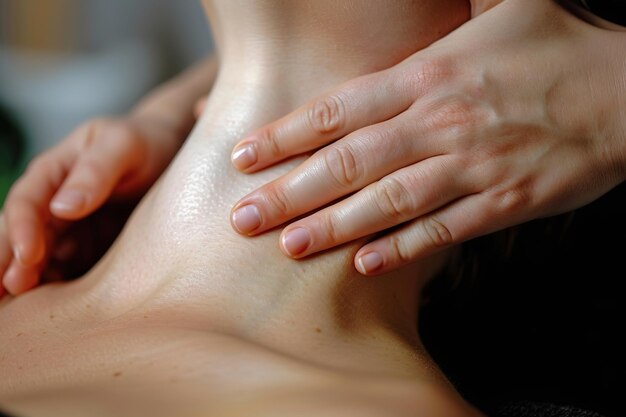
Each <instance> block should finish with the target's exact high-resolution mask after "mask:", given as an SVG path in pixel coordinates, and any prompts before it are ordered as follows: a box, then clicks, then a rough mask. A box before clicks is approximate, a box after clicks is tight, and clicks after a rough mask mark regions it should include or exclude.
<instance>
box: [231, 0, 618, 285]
mask: <svg viewBox="0 0 626 417" xmlns="http://www.w3.org/2000/svg"><path fill="white" fill-rule="evenodd" d="M625 124H626V34H625V33H622V32H612V31H608V30H604V29H600V28H596V27H593V26H591V25H589V24H587V23H585V22H583V21H581V20H579V19H578V18H576V17H574V16H573V15H571V14H570V13H569V12H567V11H565V10H564V9H562V8H561V7H560V6H559V5H557V4H556V3H555V2H553V1H549V0H505V1H503V2H502V3H500V4H499V5H497V6H495V7H494V8H492V9H490V10H488V11H486V12H485V13H483V14H481V15H480V16H478V17H476V18H474V19H472V20H470V21H469V22H468V23H466V24H465V25H463V26H462V27H460V28H459V29H457V30H456V31H454V32H453V33H451V34H450V35H448V36H447V37H445V38H444V39H442V40H440V41H438V42H437V43H435V44H433V45H431V46H430V47H428V48H427V49H425V50H423V51H421V52H418V53H416V54H415V55H414V56H412V57H410V58H409V59H407V60H405V61H404V62H402V63H400V64H398V65H397V66H395V67H393V68H390V69H388V70H385V71H382V72H379V73H375V74H372V75H368V76H364V77H361V78H358V79H355V80H353V81H350V82H347V83H346V84H344V85H342V86H340V87H339V88H337V89H335V90H334V91H331V92H330V93H328V94H327V95H325V96H322V97H319V98H317V99H315V100H313V101H312V102H310V103H307V104H306V105H304V106H303V107H302V108H300V109H298V110H296V111H295V112H293V113H291V114H289V115H287V116H286V117H284V118H282V119H280V120H278V121H276V122H274V123H272V124H269V125H267V126H264V127H262V128H260V129H258V130H257V131H254V132H252V133H251V135H249V137H247V138H246V139H244V140H242V141H241V142H240V143H239V144H238V145H237V146H236V147H235V149H234V151H233V154H232V159H233V164H234V165H235V166H236V167H237V168H239V169H240V170H242V171H244V172H246V173H251V172H255V171H258V170H261V169H263V168H265V167H267V166H269V165H272V164H275V163H277V162H279V161H281V160H283V159H285V158H287V157H289V156H291V155H295V154H300V153H303V152H306V151H310V150H314V149H317V148H320V147H323V146H326V145H327V146H326V147H323V148H322V149H320V150H319V151H317V153H315V154H314V155H313V156H312V157H310V158H309V159H308V160H307V161H305V162H304V163H303V164H302V165H300V166H299V167H298V168H296V169H294V170H293V171H291V172H290V173H288V174H286V175H285V176H283V177H281V178H279V179H278V180H276V181H274V182H272V183H269V184H267V185H265V186H263V187H261V188H260V189H258V190H256V191H254V192H252V193H251V194H249V195H247V196H246V197H244V198H243V199H242V200H240V201H239V202H238V203H237V204H236V206H235V207H234V209H233V213H232V222H233V226H234V227H235V228H236V229H237V230H238V231H239V232H240V233H242V234H244V235H256V234H259V233H262V232H264V231H266V230H268V229H271V228H274V227H276V226H278V225H281V224H283V223H285V222H287V221H289V220H291V219H293V218H295V217H297V216H301V215H303V214H305V213H309V212H312V211H315V212H314V213H313V214H311V215H309V216H308V217H304V218H302V219H300V220H298V221H295V222H293V223H291V224H289V225H288V226H287V227H286V228H285V229H284V230H283V231H282V234H281V238H280V247H281V249H282V251H283V252H284V253H285V254H287V255H289V256H291V257H293V258H302V257H305V256H307V255H310V254H312V253H315V252H318V251H321V250H324V249H327V248H330V247H333V246H335V245H339V244H341V243H344V242H348V241H351V240H354V239H356V238H359V237H362V236H367V235H371V234H374V233H377V232H380V231H386V233H384V234H382V235H377V237H376V239H374V240H373V241H372V242H370V243H368V244H366V245H365V246H364V247H362V248H361V249H360V250H359V251H358V253H357V254H356V257H355V266H356V268H357V269H358V270H359V271H360V272H361V273H363V274H376V273H381V272H386V271H389V270H391V269H394V268H397V267H399V266H401V265H404V264H406V263H409V262H411V261H414V260H416V259H417V258H419V257H422V256H424V255H427V254H429V253H432V252H435V251H437V250H440V249H442V248H445V247H449V246H451V245H454V244H457V243H460V242H463V241H465V240H467V239H470V238H473V237H476V236H479V235H484V234H487V233H490V232H493V231H496V230H499V229H503V228H506V227H509V226H512V225H515V224H519V223H521V222H524V221H527V220H531V219H534V218H538V217H542V216H550V215H554V214H557V213H561V212H565V211H568V210H571V209H574V208H577V207H580V206H582V205H584V204H586V203H588V202H590V201H592V200H594V199H596V198H598V197H599V196H600V195H602V194H603V193H605V192H607V191H608V190H610V189H611V188H612V187H614V186H616V185H617V184H618V183H620V182H621V181H623V180H624V176H625V171H626V160H625V159H626V149H625V148H626V126H625ZM341 198H343V200H341V201H340V202H335V200H337V199H341ZM333 202H335V203H334V204H331V205H329V206H327V207H325V208H323V209H320V208H321V207H323V206H326V205H328V204H329V203H333ZM316 210H319V211H316ZM390 228H393V229H391V230H389V229H390Z"/></svg>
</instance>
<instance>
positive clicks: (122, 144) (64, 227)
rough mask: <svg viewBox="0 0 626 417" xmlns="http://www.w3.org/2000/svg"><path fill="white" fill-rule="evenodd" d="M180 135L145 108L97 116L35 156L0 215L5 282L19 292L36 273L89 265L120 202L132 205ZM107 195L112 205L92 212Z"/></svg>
mask: <svg viewBox="0 0 626 417" xmlns="http://www.w3.org/2000/svg"><path fill="white" fill-rule="evenodd" d="M182 135H184V133H183V132H180V131H178V130H176V129H174V127H173V126H172V125H169V124H167V123H165V122H162V121H161V119H160V118H156V117H155V118H150V117H148V116H147V115H145V114H142V115H141V116H137V117H132V116H131V117H128V118H124V119H101V120H95V121H91V122H89V123H86V124H85V125H83V126H82V127H80V128H78V129H77V130H76V131H75V132H74V133H72V134H71V135H70V136H69V137H68V138H67V139H65V140H64V141H63V142H61V143H60V144H59V145H58V146H56V147H55V148H53V149H51V150H49V151H47V152H45V153H43V154H42V155H41V156H39V157H37V158H36V159H35V160H34V161H33V162H32V163H31V164H30V165H29V167H28V169H27V170H26V173H25V174H24V175H23V176H22V177H21V178H20V179H19V180H18V181H17V182H16V183H15V184H14V185H13V187H12V189H11V190H10V192H9V195H8V197H7V200H6V202H5V207H4V213H3V214H2V215H0V278H2V284H3V286H4V288H6V290H8V292H9V293H11V294H13V295H18V294H21V293H23V292H25V291H27V290H29V289H31V288H33V287H34V286H36V285H37V283H38V282H39V281H40V279H41V277H42V275H44V276H45V277H52V278H56V276H58V275H60V274H72V273H76V272H77V271H81V272H84V271H85V270H86V269H88V267H89V266H92V265H93V263H94V262H95V261H96V260H97V259H99V257H100V256H101V255H102V253H103V249H106V248H107V247H108V245H109V244H110V243H111V242H112V240H113V238H114V237H115V235H116V234H117V232H118V231H119V230H120V228H121V225H122V224H123V222H124V221H125V219H126V216H127V215H128V213H129V212H130V210H129V209H128V207H124V204H121V203H128V202H132V204H134V203H135V202H136V201H137V200H138V199H139V197H141V196H142V195H143V194H144V193H145V192H146V191H147V190H148V188H149V187H150V186H151V185H152V184H153V183H154V181H155V180H156V179H157V178H158V176H159V175H160V174H161V172H162V171H163V170H164V169H165V167H166V166H167V164H168V163H169V162H170V160H171V158H172V156H173V155H174V154H175V153H176V150H177V149H178V147H179V146H180V143H182V139H183V138H184V136H183V138H181V136H182ZM111 199H113V200H114V201H117V202H118V204H108V205H107V207H105V208H104V209H101V210H99V211H98V215H97V216H93V213H94V212H96V210H98V209H99V208H100V207H102V206H103V205H104V203H105V202H108V201H109V200H111ZM122 213H123V214H122ZM112 214H115V215H113V216H112ZM88 216H90V217H88ZM78 220H81V221H80V222H77V221H78ZM109 235H112V236H109ZM107 236H108V238H107ZM105 242H106V245H105V247H104V248H103V247H102V246H103V243H105ZM65 277H67V275H65ZM3 286H2V285H0V288H2V287H3ZM0 295H1V294H0Z"/></svg>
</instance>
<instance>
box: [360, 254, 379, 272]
mask: <svg viewBox="0 0 626 417" xmlns="http://www.w3.org/2000/svg"><path fill="white" fill-rule="evenodd" d="M357 264H358V266H359V272H360V273H362V274H371V273H372V272H376V271H377V270H378V269H380V267H381V266H383V257H382V256H381V255H380V253H378V252H370V253H368V254H365V255H363V256H361V257H359V259H358V260H357Z"/></svg>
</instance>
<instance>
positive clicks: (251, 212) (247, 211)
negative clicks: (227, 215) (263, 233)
mask: <svg viewBox="0 0 626 417" xmlns="http://www.w3.org/2000/svg"><path fill="white" fill-rule="evenodd" d="M231 220H232V222H233V226H235V229H237V231H238V232H239V233H242V234H248V233H251V232H254V231H255V230H256V229H258V228H259V226H261V213H259V209H258V208H256V206H254V205H248V206H243V207H241V208H239V209H237V210H235V212H234V213H233V215H232V218H231Z"/></svg>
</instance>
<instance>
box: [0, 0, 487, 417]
mask: <svg viewBox="0 0 626 417" xmlns="http://www.w3.org/2000/svg"><path fill="white" fill-rule="evenodd" d="M205 6H206V9H207V11H208V15H209V18H210V21H211V26H212V28H213V30H214V32H215V38H216V40H217V45H218V51H219V55H220V68H219V75H218V78H217V81H216V83H215V85H214V87H213V90H212V93H211V95H210V97H209V99H208V101H207V103H206V106H205V108H204V113H203V115H202V116H201V118H200V120H199V122H198V124H197V125H196V126H195V128H194V130H193V132H192V133H191V135H190V137H189V139H187V141H186V142H185V144H184V146H183V148H182V149H181V150H180V152H179V153H178V154H177V156H176V158H175V159H174V161H173V163H172V164H171V165H170V166H169V168H167V170H166V172H165V173H164V174H163V175H162V176H161V177H160V178H159V179H158V180H157V182H156V184H155V185H154V186H153V187H152V188H151V189H150V191H149V192H148V193H147V195H146V196H145V197H144V198H143V199H142V201H141V203H140V204H139V206H138V207H137V209H136V210H135V211H134V212H133V214H132V216H131V218H130V220H129V221H128V223H127V224H126V227H125V228H124V230H123V232H122V234H121V235H120V237H119V238H118V239H117V240H116V241H115V243H114V244H113V246H112V248H111V249H110V250H109V251H108V252H107V254H106V255H105V257H104V258H103V259H102V260H101V261H100V262H99V263H98V264H97V265H96V266H95V267H94V268H93V269H91V270H90V271H89V272H88V273H87V274H85V276H83V277H82V278H81V279H79V280H77V281H73V282H70V283H57V284H50V285H44V286H40V287H38V288H36V289H34V290H32V291H29V292H27V293H25V294H23V295H21V296H19V297H15V298H12V297H5V298H3V299H2V300H1V301H0V329H2V332H1V333H0V374H1V375H2V376H3V377H2V378H1V379H0V407H1V408H3V409H6V410H7V411H9V412H13V413H15V414H17V415H25V416H64V417H68V416H74V415H76V416H83V415H90V416H142V415H146V416H160V415H164V416H166V415H167V416H169V415H177V416H229V417H239V416H248V415H255V416H293V415H299V416H313V415H315V416H317V415H324V416H351V415H358V416H406V417H409V416H418V415H428V416H434V417H436V416H441V417H444V416H445V417H456V416H459V417H461V416H464V417H465V416H467V417H470V416H477V415H480V414H479V413H478V412H477V411H476V410H474V409H473V408H472V407H471V406H469V405H468V404H467V403H465V402H464V401H463V399H462V398H460V397H459V395H458V394H457V393H456V392H455V390H454V388H453V387H452V386H451V385H450V384H449V383H448V382H447V380H446V378H445V377H444V376H443V375H442V373H441V372H440V371H439V369H438V368H437V366H436V365H435V364H434V363H433V361H432V360H431V359H430V358H429V356H428V354H427V352H426V351H425V350H424V348H423V346H422V344H421V342H420V339H419V335H418V333H417V312H418V308H419V297H420V292H421V289H422V287H423V285H424V284H425V283H426V282H427V281H428V280H429V279H430V278H432V276H433V275H434V274H435V273H436V271H438V270H439V269H440V268H441V266H442V265H443V263H445V262H446V256H445V254H441V255H439V256H436V257H431V258H428V259H426V260H424V261H422V262H420V263H419V264H415V265H412V266H410V267H407V268H404V269H402V270H399V271H396V272H394V273H390V274H388V275H386V276H383V277H381V279H379V280H363V279H361V278H360V276H359V274H358V272H357V271H356V270H355V269H354V267H353V265H352V258H353V257H354V254H355V253H356V250H358V247H359V245H358V244H362V243H363V241H360V242H357V244H351V245H345V246H343V247H341V248H337V249H335V250H332V251H328V252H326V253H324V254H323V255H319V256H314V257H311V258H309V259H307V260H305V261H303V262H296V261H294V260H291V259H288V258H286V257H284V256H282V254H281V252H280V249H279V247H278V246H277V244H276V241H277V238H278V233H279V231H272V232H270V233H267V234H265V235H264V236H261V237H258V238H255V239H247V238H244V237H242V236H240V235H239V234H237V233H236V232H234V231H233V230H232V228H231V226H230V225H229V223H228V218H229V209H230V207H232V205H233V204H234V203H235V202H236V201H237V199H239V198H240V197H241V196H242V195H244V194H245V193H247V192H250V191H252V190H253V189H254V188H255V187H258V186H260V185H261V184H263V183H266V182H268V181H271V180H273V179H276V178H278V177H279V176H281V175H283V174H285V173H286V172H288V171H289V170H290V169H292V168H294V167H295V166H297V165H298V164H299V163H301V162H302V161H303V160H304V157H300V158H294V159H293V160H290V161H288V162H286V163H284V164H281V165H278V166H276V167H273V168H271V169H268V170H266V171H265V172H263V173H260V174H257V175H254V176H246V175H242V174H241V173H239V172H237V171H236V170H235V169H234V168H233V167H232V165H231V164H230V161H229V155H230V152H231V150H232V148H233V146H234V145H235V143H236V142H237V141H238V140H239V138H240V137H242V135H244V134H246V133H247V132H250V131H252V130H253V129H256V128H258V127H259V126H262V125H263V124H265V123H268V122H269V121H271V120H273V119H275V118H277V117H279V116H280V115H281V114H284V113H286V112H289V111H291V110H293V109H295V108H296V107H298V106H299V105H301V104H303V103H304V102H306V101H307V100H310V99H312V98H313V97H315V96H317V95H320V94H322V93H323V92H324V91H326V90H328V89H329V88H330V87H331V86H333V85H336V84H337V83H340V82H344V81H346V80H349V79H350V78H353V77H356V76H359V75H362V74H366V73H369V72H372V71H378V70H381V69H382V68H386V67H389V66H392V65H394V64H395V63H397V62H400V61H401V60H403V59H405V58H406V57H407V56H409V55H410V54H412V53H414V52H415V51H417V50H419V49H421V48H424V47H425V46H427V45H428V44H430V43H432V42H433V41H434V40H436V39H438V38H439V37H441V36H443V35H445V34H446V33H448V32H450V31H452V30H453V29H455V28H456V27H457V26H458V25H460V24H461V23H462V22H463V21H464V20H466V19H467V18H469V5H468V4H467V3H466V2H464V1H453V0H449V1H440V0H437V1H434V0H433V1H422V2H417V1H408V0H407V1H397V2H393V4H390V3H389V2H386V1H381V2H367V4H365V3H361V2H358V1H355V2H342V3H340V5H339V6H338V5H337V2H335V1H332V2H331V1H315V2H309V3H307V2H291V1H278V0H254V1H248V0H215V1H212V2H210V1H206V2H205ZM371 33H376V34H377V37H376V38H375V39H374V40H371V39H369V38H368V35H369V34H371ZM331 40H332V42H331ZM383 51H385V52H386V53H382V52H383Z"/></svg>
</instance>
